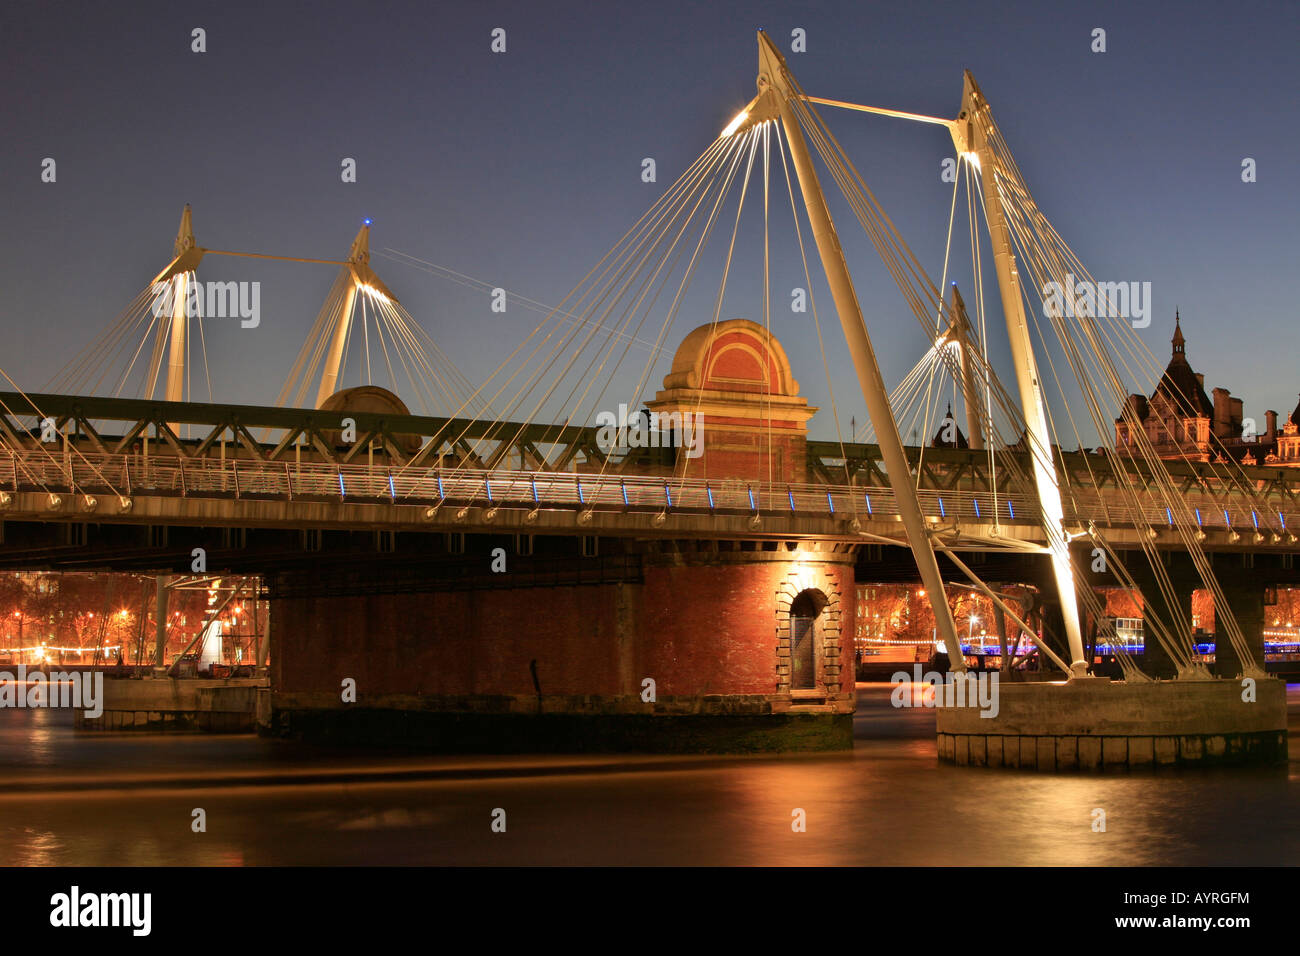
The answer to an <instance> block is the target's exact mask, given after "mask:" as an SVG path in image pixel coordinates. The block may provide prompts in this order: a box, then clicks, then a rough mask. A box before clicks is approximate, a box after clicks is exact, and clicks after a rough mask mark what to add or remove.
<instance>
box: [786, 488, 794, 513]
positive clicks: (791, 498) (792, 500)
mask: <svg viewBox="0 0 1300 956" xmlns="http://www.w3.org/2000/svg"><path fill="white" fill-rule="evenodd" d="M785 494H786V497H787V498H789V499H790V510H791V511H794V492H793V491H791V490H790V489H789V488H787V489H786V490H785Z"/></svg>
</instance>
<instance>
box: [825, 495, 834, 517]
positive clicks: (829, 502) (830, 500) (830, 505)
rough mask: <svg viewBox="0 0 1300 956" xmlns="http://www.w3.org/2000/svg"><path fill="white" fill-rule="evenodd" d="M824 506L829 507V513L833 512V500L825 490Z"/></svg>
mask: <svg viewBox="0 0 1300 956" xmlns="http://www.w3.org/2000/svg"><path fill="white" fill-rule="evenodd" d="M826 506H827V507H828V508H830V509H831V514H835V500H834V499H833V498H831V493H830V492H829V491H828V492H826Z"/></svg>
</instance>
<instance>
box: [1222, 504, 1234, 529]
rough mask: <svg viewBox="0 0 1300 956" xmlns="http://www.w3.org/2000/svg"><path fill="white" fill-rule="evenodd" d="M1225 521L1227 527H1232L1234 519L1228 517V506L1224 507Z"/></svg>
mask: <svg viewBox="0 0 1300 956" xmlns="http://www.w3.org/2000/svg"><path fill="white" fill-rule="evenodd" d="M1223 523H1224V525H1225V526H1227V527H1229V528H1231V527H1232V519H1231V518H1229V517H1228V509H1227V508H1224V509H1223Z"/></svg>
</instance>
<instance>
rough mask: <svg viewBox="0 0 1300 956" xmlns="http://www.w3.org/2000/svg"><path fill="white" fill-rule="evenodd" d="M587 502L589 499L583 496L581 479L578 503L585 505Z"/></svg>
mask: <svg viewBox="0 0 1300 956" xmlns="http://www.w3.org/2000/svg"><path fill="white" fill-rule="evenodd" d="M586 503H587V499H586V498H584V497H583V496H582V482H581V481H579V482H578V504H580V505H585V504H586Z"/></svg>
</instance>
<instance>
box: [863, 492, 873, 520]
mask: <svg viewBox="0 0 1300 956" xmlns="http://www.w3.org/2000/svg"><path fill="white" fill-rule="evenodd" d="M863 497H864V498H866V499H867V515H868V516H869V515H870V514H871V495H863Z"/></svg>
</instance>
